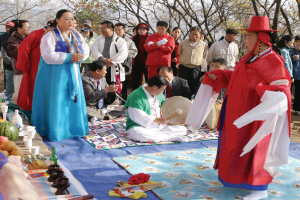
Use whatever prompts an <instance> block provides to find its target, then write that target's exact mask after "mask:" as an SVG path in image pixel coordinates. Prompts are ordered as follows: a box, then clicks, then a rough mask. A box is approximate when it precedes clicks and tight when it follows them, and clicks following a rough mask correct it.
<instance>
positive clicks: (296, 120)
mask: <svg viewBox="0 0 300 200" xmlns="http://www.w3.org/2000/svg"><path fill="white" fill-rule="evenodd" d="M3 79H4V73H3V72H1V73H0V92H2V91H3V90H4V80H3ZM293 113H294V111H292V123H291V127H292V133H291V140H292V141H294V142H298V143H300V116H296V115H294V114H293Z"/></svg>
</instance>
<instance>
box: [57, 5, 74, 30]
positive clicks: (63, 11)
mask: <svg viewBox="0 0 300 200" xmlns="http://www.w3.org/2000/svg"><path fill="white" fill-rule="evenodd" d="M67 12H70V13H72V12H71V11H70V10H67V9H61V10H59V11H57V13H56V17H55V20H54V25H55V26H54V27H56V26H57V22H56V19H60V18H61V17H62V15H63V14H64V13H67ZM74 19H75V16H74Z"/></svg>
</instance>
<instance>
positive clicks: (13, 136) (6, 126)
mask: <svg viewBox="0 0 300 200" xmlns="http://www.w3.org/2000/svg"><path fill="white" fill-rule="evenodd" d="M0 136H6V137H7V138H8V139H9V140H12V141H14V142H15V141H17V139H18V137H19V129H18V128H17V127H16V125H14V124H13V123H11V122H8V121H5V122H1V123H0Z"/></svg>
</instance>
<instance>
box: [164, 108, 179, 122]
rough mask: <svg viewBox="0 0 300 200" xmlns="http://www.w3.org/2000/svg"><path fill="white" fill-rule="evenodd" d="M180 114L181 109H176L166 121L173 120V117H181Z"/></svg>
mask: <svg viewBox="0 0 300 200" xmlns="http://www.w3.org/2000/svg"><path fill="white" fill-rule="evenodd" d="M181 114H182V110H181V109H177V110H176V113H174V114H173V115H171V116H170V117H168V118H167V120H171V119H173V118H174V117H176V116H178V115H181Z"/></svg>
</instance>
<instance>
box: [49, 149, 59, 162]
mask: <svg viewBox="0 0 300 200" xmlns="http://www.w3.org/2000/svg"><path fill="white" fill-rule="evenodd" d="M57 161H58V156H57V155H56V152H55V147H54V146H53V147H52V154H51V156H50V165H57Z"/></svg>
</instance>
